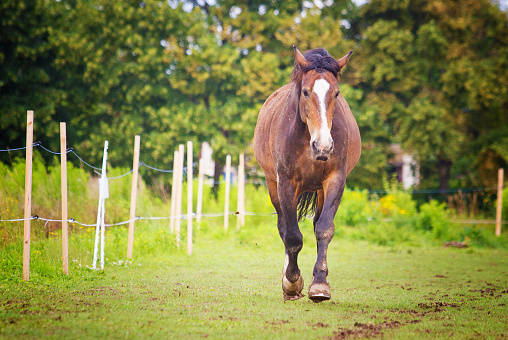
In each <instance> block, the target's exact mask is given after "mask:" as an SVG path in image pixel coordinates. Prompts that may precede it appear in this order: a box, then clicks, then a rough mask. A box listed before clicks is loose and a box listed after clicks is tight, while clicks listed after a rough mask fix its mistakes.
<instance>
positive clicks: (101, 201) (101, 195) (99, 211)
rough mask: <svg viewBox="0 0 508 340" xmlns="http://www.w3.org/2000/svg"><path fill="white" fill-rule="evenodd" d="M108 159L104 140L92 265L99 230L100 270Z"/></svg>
mask: <svg viewBox="0 0 508 340" xmlns="http://www.w3.org/2000/svg"><path fill="white" fill-rule="evenodd" d="M107 159H108V141H106V142H104V154H103V156H102V173H101V178H100V179H99V206H98V209H97V225H96V227H95V245H94V251H93V267H92V269H97V255H98V254H97V253H98V250H99V231H100V243H101V270H103V269H104V232H105V229H106V226H105V225H104V213H105V206H104V205H105V201H106V198H108V197H109V188H108V178H107V177H106V163H107Z"/></svg>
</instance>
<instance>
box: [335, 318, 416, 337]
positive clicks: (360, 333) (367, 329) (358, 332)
mask: <svg viewBox="0 0 508 340" xmlns="http://www.w3.org/2000/svg"><path fill="white" fill-rule="evenodd" d="M416 322H420V321H419V320H413V321H410V322H406V323H401V322H399V321H396V320H391V321H385V322H382V323H379V324H372V323H360V322H356V323H355V324H354V328H352V329H345V328H340V329H339V331H338V332H335V333H333V336H332V337H331V339H333V340H341V339H349V338H377V337H378V336H381V335H382V334H383V331H384V330H385V329H392V328H399V327H401V326H403V325H404V324H408V323H416Z"/></svg>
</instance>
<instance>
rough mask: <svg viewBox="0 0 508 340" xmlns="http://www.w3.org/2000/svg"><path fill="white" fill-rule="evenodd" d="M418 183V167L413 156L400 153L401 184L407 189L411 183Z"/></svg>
mask: <svg viewBox="0 0 508 340" xmlns="http://www.w3.org/2000/svg"><path fill="white" fill-rule="evenodd" d="M418 184H420V167H419V165H418V162H417V161H416V160H415V159H414V158H413V156H411V155H408V154H403V155H402V186H403V187H404V189H409V188H411V187H412V186H413V185H418Z"/></svg>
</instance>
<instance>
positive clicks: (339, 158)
mask: <svg viewBox="0 0 508 340" xmlns="http://www.w3.org/2000/svg"><path fill="white" fill-rule="evenodd" d="M293 49H294V53H295V61H296V62H295V65H294V68H293V73H292V75H291V82H290V83H289V84H286V85H284V86H283V87H281V88H279V89H278V90H277V91H275V92H274V93H272V94H271V95H270V96H269V97H268V99H267V100H266V101H265V103H264V104H263V106H262V107H261V110H260V112H259V116H258V120H257V124H256V129H255V132H254V155H255V157H256V160H257V161H258V163H259V165H260V167H261V168H262V169H263V171H264V173H265V177H266V183H267V187H268V192H269V195H270V199H271V202H272V204H273V206H274V208H275V210H276V212H277V227H278V231H279V235H280V237H281V239H282V241H283V243H284V246H285V263H284V267H283V270H282V292H283V298H284V301H286V300H297V299H300V298H301V297H303V296H304V295H303V294H302V290H303V287H304V283H303V277H302V275H301V273H300V269H299V268H298V253H299V252H300V250H301V249H302V246H303V237H302V233H301V232H300V229H299V227H298V222H300V221H301V220H302V219H304V218H305V217H307V216H312V215H314V220H313V222H314V234H315V236H316V241H317V259H316V263H315V266H314V270H313V277H312V281H311V284H310V286H309V293H308V297H309V298H310V299H311V300H312V301H314V302H321V301H325V300H329V299H330V298H331V293H330V284H329V283H328V281H327V279H326V278H327V276H328V265H327V259H326V256H327V251H328V245H329V243H330V241H331V240H332V237H333V235H334V232H335V225H334V224H333V219H334V217H335V214H336V212H337V208H338V207H339V204H340V201H341V198H342V194H343V192H344V188H345V185H346V177H347V175H348V174H349V173H350V172H351V170H352V169H353V168H354V166H355V165H356V163H357V162H358V160H359V158H360V153H361V139H360V131H359V129H358V125H357V123H356V120H355V118H354V116H353V114H352V112H351V109H350V108H349V105H348V104H347V102H346V100H345V99H344V97H343V96H342V94H341V93H340V90H339V76H340V71H341V69H342V68H343V67H344V66H345V65H346V63H347V62H348V60H349V57H350V56H351V53H352V52H353V51H350V52H349V53H348V54H347V55H345V56H344V57H342V58H340V59H338V60H337V59H334V58H333V57H331V56H330V55H329V54H328V52H327V51H326V50H325V49H322V48H318V49H313V50H310V51H307V52H306V53H305V54H302V53H301V52H300V51H299V50H298V48H297V47H296V46H294V45H293Z"/></svg>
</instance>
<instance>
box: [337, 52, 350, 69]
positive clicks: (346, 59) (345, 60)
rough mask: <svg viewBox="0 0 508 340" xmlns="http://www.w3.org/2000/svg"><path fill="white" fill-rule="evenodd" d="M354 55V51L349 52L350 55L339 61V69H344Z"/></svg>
mask: <svg viewBox="0 0 508 340" xmlns="http://www.w3.org/2000/svg"><path fill="white" fill-rule="evenodd" d="M352 53H353V51H349V53H348V54H346V55H345V56H343V57H342V58H340V59H339V60H337V62H338V63H339V67H340V68H343V67H344V66H345V65H346V63H347V61H348V60H349V57H350V56H351V54H352Z"/></svg>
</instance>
